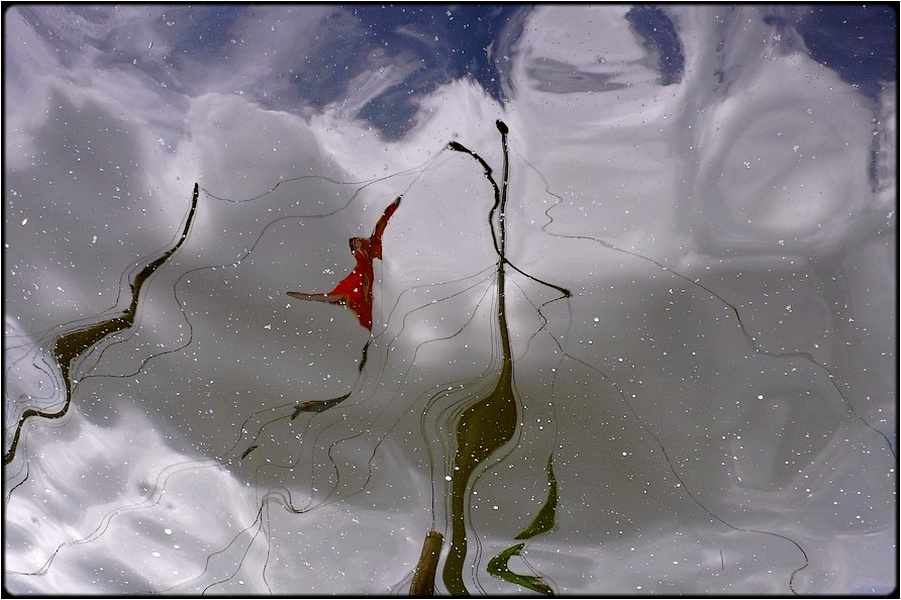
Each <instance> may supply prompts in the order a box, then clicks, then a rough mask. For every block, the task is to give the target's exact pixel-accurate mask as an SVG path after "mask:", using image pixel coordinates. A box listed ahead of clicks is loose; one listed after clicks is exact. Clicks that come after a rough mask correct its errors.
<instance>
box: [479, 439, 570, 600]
mask: <svg viewBox="0 0 901 600" xmlns="http://www.w3.org/2000/svg"><path fill="white" fill-rule="evenodd" d="M547 481H548V486H549V489H548V492H547V500H545V501H544V504H543V505H542V507H541V510H539V511H538V514H537V515H535V519H534V520H533V521H532V522H531V523H530V524H529V526H528V527H526V528H525V529H524V530H522V531H521V532H520V533H519V534H518V535H517V536H516V537H515V538H514V539H517V540H528V539H530V538H533V537H535V536H536V535H540V534H542V533H545V532H548V531H550V530H551V529H553V528H554V525H556V524H557V478H556V477H554V457H553V455H551V456H548V458H547ZM525 545H526V544H525V542H520V543H519V544H514V545H513V546H510V547H509V548H507V549H506V550H504V551H503V552H501V553H500V554H498V555H497V556H495V557H494V558H492V559H491V560H490V561H488V572H489V573H491V574H492V575H494V576H495V577H500V578H501V579H504V580H506V581H509V582H510V583H516V584H519V585H521V586H523V587H526V588H529V589H530V590H534V591H536V592H539V593H541V594H544V595H546V596H553V595H554V590H552V589H551V587H550V586H549V585H547V584H546V583H544V581H542V579H541V577H538V576H536V575H519V574H517V573H514V572H513V571H511V570H510V567H508V566H507V563H508V562H509V561H510V559H511V558H513V557H514V556H521V555H522V549H523V547H525Z"/></svg>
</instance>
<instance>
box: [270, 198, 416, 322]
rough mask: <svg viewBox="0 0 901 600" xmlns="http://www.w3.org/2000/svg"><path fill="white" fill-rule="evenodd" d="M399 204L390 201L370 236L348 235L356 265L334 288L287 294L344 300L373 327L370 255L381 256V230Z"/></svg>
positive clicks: (333, 300) (289, 293)
mask: <svg viewBox="0 0 901 600" xmlns="http://www.w3.org/2000/svg"><path fill="white" fill-rule="evenodd" d="M398 206H400V198H398V199H397V200H395V201H394V202H392V203H391V204H390V205H389V206H388V208H386V209H385V212H384V213H382V216H381V218H379V221H378V223H376V224H375V229H373V231H372V236H371V237H368V238H360V237H352V238H350V242H349V244H350V252H351V254H353V255H354V258H355V259H356V261H357V266H356V267H354V270H353V271H351V272H350V275H348V276H347V277H345V278H344V279H342V280H341V282H340V283H339V284H338V285H336V286H335V289H333V290H332V291H330V292H329V293H327V294H321V293H320V294H308V293H306V292H288V295H289V296H291V297H293V298H300V299H301V300H315V301H317V302H328V303H329V304H343V305H344V306H346V307H347V308H349V309H350V310H352V311H353V312H354V314H355V315H357V319H359V320H360V325H362V326H363V327H365V328H366V329H368V330H370V331H372V284H373V280H374V279H375V274H374V272H373V269H372V261H373V259H376V258H378V259H381V258H382V234H383V233H384V232H385V228H386V227H387V226H388V219H390V218H391V215H393V214H394V211H396V210H397V207H398Z"/></svg>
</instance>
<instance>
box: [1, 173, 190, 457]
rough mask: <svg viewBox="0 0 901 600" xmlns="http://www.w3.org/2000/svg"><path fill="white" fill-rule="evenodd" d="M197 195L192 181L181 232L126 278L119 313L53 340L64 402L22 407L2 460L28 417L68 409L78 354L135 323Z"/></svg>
mask: <svg viewBox="0 0 901 600" xmlns="http://www.w3.org/2000/svg"><path fill="white" fill-rule="evenodd" d="M199 195H200V187H199V186H198V184H196V183H195V184H194V193H193V195H192V196H191V208H190V210H189V211H188V218H187V219H186V221H185V226H184V227H183V228H182V232H181V236H180V237H179V238H178V240H177V241H176V242H175V244H174V245H173V246H172V247H171V248H169V249H168V250H166V251H165V252H163V254H161V255H160V256H159V257H157V258H156V259H154V260H152V261H150V262H149V263H147V264H146V265H144V267H143V268H142V269H141V270H140V271H138V273H137V275H135V277H134V279H133V280H132V281H131V282H129V284H128V288H129V293H130V295H131V302H129V304H128V308H126V309H125V310H124V311H122V315H121V316H118V317H113V318H110V319H106V320H105V321H101V322H99V323H96V324H94V325H89V326H87V327H78V328H76V329H73V330H71V331H68V332H67V333H64V334H62V335H60V336H59V337H57V338H56V339H55V341H54V342H53V356H54V358H55V359H56V361H57V364H58V365H59V369H60V375H61V376H62V381H63V386H64V387H65V398H64V399H63V405H62V407H61V408H60V409H59V410H56V411H47V410H39V409H36V408H27V409H25V410H24V411H23V412H22V414H21V416H20V417H19V421H18V423H17V424H16V428H15V431H14V432H13V435H12V442H11V443H10V445H9V448H8V449H7V450H6V453H5V454H4V455H3V462H4V464H9V463H11V462H12V461H13V459H14V458H15V456H16V447H17V446H18V444H19V437H20V436H21V433H22V427H23V426H24V425H25V422H26V421H27V420H28V419H31V418H34V417H40V418H42V419H59V418H62V417H64V416H65V415H66V413H68V412H69V405H70V403H71V402H72V391H73V387H74V385H75V384H74V382H73V381H72V376H71V369H72V363H73V362H74V361H75V360H76V359H77V358H79V357H80V356H82V355H84V354H85V353H87V352H88V351H89V350H90V349H91V348H93V347H94V346H95V345H96V344H97V343H98V342H100V341H101V340H103V339H104V338H106V337H109V336H110V335H112V334H114V333H117V332H119V331H123V330H125V329H128V328H129V327H131V326H132V325H134V322H135V315H136V314H137V312H138V303H139V301H140V298H141V289H142V288H143V287H144V284H145V283H146V282H147V280H148V279H149V278H150V276H151V275H153V274H154V273H155V272H156V270H157V269H158V268H159V267H160V266H162V265H163V264H164V263H165V262H166V261H167V260H169V257H170V256H172V255H173V254H175V252H176V251H177V250H178V249H179V248H180V247H181V246H182V244H184V243H185V240H186V239H188V232H189V231H190V230H191V223H192V222H193V221H194V215H195V213H196V212H197V198H198V196H199Z"/></svg>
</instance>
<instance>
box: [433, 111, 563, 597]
mask: <svg viewBox="0 0 901 600" xmlns="http://www.w3.org/2000/svg"><path fill="white" fill-rule="evenodd" d="M497 129H498V131H499V132H500V134H501V142H502V146H503V160H504V170H503V179H502V180H501V185H500V186H498V184H497V182H496V181H495V180H494V178H493V176H492V169H491V167H489V166H488V164H487V163H486V162H485V160H483V159H482V158H481V157H480V156H479V155H478V154H476V153H475V152H473V151H472V150H469V149H468V148H466V147H465V146H463V145H462V144H459V143H457V142H452V143H451V144H449V146H448V147H449V148H450V149H452V150H455V151H457V152H463V153H466V154H469V155H470V156H472V157H473V158H475V159H476V160H477V161H478V162H479V164H481V165H482V167H483V169H484V171H485V177H486V178H487V179H488V181H489V183H491V186H492V188H493V190H494V194H495V202H494V205H493V206H492V208H491V211H490V213H489V217H488V222H489V225H490V228H491V234H492V239H493V241H494V248H495V251H496V252H497V267H496V268H497V271H496V280H495V285H496V288H497V299H498V300H497V330H498V334H499V336H500V352H501V360H502V362H501V368H500V373H499V374H498V378H497V384H496V385H495V387H494V389H493V390H491V391H490V392H489V393H487V394H486V395H484V396H483V397H481V398H477V399H476V400H474V401H471V404H470V405H469V406H468V407H467V408H466V409H465V410H464V411H463V412H462V413H461V414H460V416H459V418H458V419H457V424H456V442H457V446H456V450H455V452H454V458H453V470H452V473H453V478H452V484H451V526H452V537H451V548H450V552H449V554H448V557H447V560H446V562H445V564H444V583H445V585H446V586H447V588H448V591H450V592H451V593H452V594H455V595H459V594H467V593H468V591H467V589H466V586H465V584H464V583H463V563H464V560H465V558H466V546H467V540H466V519H465V514H466V509H465V506H466V504H465V503H466V493H467V490H468V489H469V488H470V486H471V482H470V479H471V477H472V475H473V473H474V472H475V470H476V468H477V467H478V466H479V465H480V464H481V463H482V462H483V461H485V460H486V459H487V458H489V457H490V456H491V455H493V454H494V453H495V452H496V451H497V450H498V449H500V448H501V447H502V446H504V445H505V444H507V443H508V442H509V441H510V440H512V439H513V436H514V434H515V433H516V429H517V427H518V424H519V418H518V413H519V411H520V409H519V401H518V399H517V397H516V393H515V391H514V384H513V382H514V377H513V352H512V350H511V347H510V332H509V328H508V325H507V304H506V273H505V267H506V265H508V264H510V263H509V261H508V260H507V255H506V244H507V229H506V210H507V184H508V180H509V156H508V148H507V133H508V129H507V125H506V124H505V123H504V122H503V121H497ZM495 216H496V221H497V225H496V226H495ZM511 266H512V265H511ZM514 268H515V267H514ZM516 270H517V271H519V269H516ZM519 272H522V271H519ZM527 276H528V275H527ZM532 279H534V278H532ZM536 281H537V280H536ZM542 283H543V282H542ZM551 287H553V288H554V289H557V290H560V291H561V292H562V293H563V294H564V296H566V297H568V296H569V292H568V291H567V290H564V289H563V288H560V287H558V286H554V285H551ZM550 461H551V458H549V459H548V468H549V469H550ZM548 473H549V478H551V481H552V492H553V500H551V499H550V498H549V500H548V503H547V504H546V509H543V510H542V512H541V513H539V517H540V518H541V519H542V520H541V521H536V523H538V525H537V527H538V529H536V530H535V531H533V532H531V533H529V534H528V535H527V537H532V536H533V535H537V533H540V532H541V531H547V530H549V529H550V528H551V527H553V521H554V518H555V512H554V508H555V507H556V501H557V499H556V481H555V480H553V479H552V477H553V471H551V470H549V471H548ZM547 507H550V508H547ZM548 518H549V519H550V522H547V520H548ZM533 525H535V524H533ZM528 532H529V530H526V532H523V533H528ZM520 539H525V538H520ZM521 548H522V544H520V545H518V547H517V546H514V547H513V548H511V549H509V550H508V551H507V552H512V553H517V554H518V552H519V549H521ZM511 555H512V554H511ZM509 556H510V555H505V554H504V553H502V554H501V555H500V556H498V557H496V558H495V559H494V560H492V561H491V563H489V568H488V570H489V572H491V573H492V574H495V575H498V576H499V577H502V578H504V579H506V580H508V581H514V582H515V583H521V584H523V585H526V587H531V588H532V589H537V590H538V591H542V593H547V592H549V591H550V589H549V588H547V586H546V585H545V584H544V583H541V582H540V581H537V580H536V581H532V580H530V579H528V578H521V577H520V576H518V575H515V574H513V573H512V572H511V571H509V570H508V569H507V568H506V564H507V559H508V558H509Z"/></svg>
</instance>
